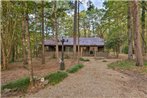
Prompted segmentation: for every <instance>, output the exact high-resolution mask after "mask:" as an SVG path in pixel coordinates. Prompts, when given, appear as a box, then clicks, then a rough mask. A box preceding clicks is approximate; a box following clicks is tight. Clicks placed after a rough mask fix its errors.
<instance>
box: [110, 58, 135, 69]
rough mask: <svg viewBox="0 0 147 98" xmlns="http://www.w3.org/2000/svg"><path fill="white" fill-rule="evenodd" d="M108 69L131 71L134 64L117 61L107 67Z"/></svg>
mask: <svg viewBox="0 0 147 98" xmlns="http://www.w3.org/2000/svg"><path fill="white" fill-rule="evenodd" d="M108 67H109V68H112V69H128V70H129V69H131V68H133V67H135V62H134V61H133V60H132V61H129V60H123V61H117V62H114V63H111V64H109V65H108Z"/></svg>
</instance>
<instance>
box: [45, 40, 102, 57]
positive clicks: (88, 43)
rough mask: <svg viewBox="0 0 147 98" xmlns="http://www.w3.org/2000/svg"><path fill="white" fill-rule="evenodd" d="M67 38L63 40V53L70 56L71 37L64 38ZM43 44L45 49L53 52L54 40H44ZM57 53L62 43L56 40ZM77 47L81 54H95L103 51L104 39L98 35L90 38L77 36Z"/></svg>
mask: <svg viewBox="0 0 147 98" xmlns="http://www.w3.org/2000/svg"><path fill="white" fill-rule="evenodd" d="M64 39H65V40H68V41H67V42H64V53H65V55H68V56H72V55H73V38H64ZM44 45H45V48H46V51H48V52H50V53H53V54H55V50H56V40H54V39H50V40H45V41H44ZM76 45H77V46H76V47H77V48H76V51H77V52H78V40H77V41H76ZM58 48H59V54H61V51H62V43H61V42H60V41H58ZM79 48H80V55H81V56H97V55H98V53H100V52H101V53H102V52H104V39H102V38H100V37H90V38H83V37H80V38H79Z"/></svg>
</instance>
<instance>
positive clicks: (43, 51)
mask: <svg viewBox="0 0 147 98" xmlns="http://www.w3.org/2000/svg"><path fill="white" fill-rule="evenodd" d="M44 54H45V47H44V1H43V0H42V64H45V55H44Z"/></svg>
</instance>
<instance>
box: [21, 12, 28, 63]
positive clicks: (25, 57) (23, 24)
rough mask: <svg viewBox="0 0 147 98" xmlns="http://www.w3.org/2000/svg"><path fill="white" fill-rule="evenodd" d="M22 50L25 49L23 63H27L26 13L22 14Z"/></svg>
mask: <svg viewBox="0 0 147 98" xmlns="http://www.w3.org/2000/svg"><path fill="white" fill-rule="evenodd" d="M22 51H23V65H26V64H27V55H26V38H25V15H24V14H23V15H22Z"/></svg>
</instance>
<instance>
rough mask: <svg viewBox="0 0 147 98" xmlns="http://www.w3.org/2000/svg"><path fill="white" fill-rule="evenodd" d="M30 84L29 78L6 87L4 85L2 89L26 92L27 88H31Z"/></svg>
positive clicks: (10, 83) (8, 84) (13, 82)
mask: <svg viewBox="0 0 147 98" xmlns="http://www.w3.org/2000/svg"><path fill="white" fill-rule="evenodd" d="M29 83H30V79H29V77H25V78H22V79H19V80H15V81H12V82H9V83H7V84H5V85H2V87H1V89H2V90H4V89H5V88H7V89H18V90H26V89H27V87H28V86H29Z"/></svg>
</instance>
